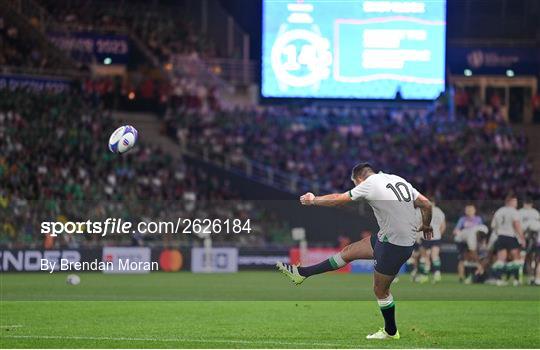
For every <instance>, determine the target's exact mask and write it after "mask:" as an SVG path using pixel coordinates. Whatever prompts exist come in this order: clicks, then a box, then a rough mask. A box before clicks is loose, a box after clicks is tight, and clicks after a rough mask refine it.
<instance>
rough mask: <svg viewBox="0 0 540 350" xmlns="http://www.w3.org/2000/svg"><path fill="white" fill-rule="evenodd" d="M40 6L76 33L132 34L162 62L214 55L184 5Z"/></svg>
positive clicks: (77, 1)
mask: <svg viewBox="0 0 540 350" xmlns="http://www.w3.org/2000/svg"><path fill="white" fill-rule="evenodd" d="M39 3H40V4H41V5H42V6H43V7H44V8H45V9H46V10H47V11H48V13H49V14H50V15H52V16H53V18H55V20H56V21H57V22H58V23H59V24H61V25H65V26H67V27H69V28H70V29H72V30H76V31H96V30H97V31H103V30H105V31H111V32H115V31H126V30H127V31H128V32H130V33H133V34H135V35H136V36H137V37H138V38H139V39H141V40H142V41H143V42H144V43H145V44H146V45H147V47H148V48H149V49H150V50H151V51H152V52H153V53H154V54H155V55H156V57H158V59H159V60H160V61H161V62H166V61H167V60H168V59H169V56H170V55H171V54H172V53H183V54H193V53H200V52H206V53H208V54H209V53H211V50H212V44H211V42H210V41H207V40H205V38H204V36H200V35H198V34H197V31H196V30H195V29H194V28H193V24H192V23H191V21H190V20H189V18H187V16H185V15H183V14H184V13H185V12H184V10H183V8H182V4H181V3H180V4H168V5H162V4H157V3H149V2H145V1H130V2H110V1H86V0H69V1H64V2H62V3H58V2H57V1H54V0H40V1H39Z"/></svg>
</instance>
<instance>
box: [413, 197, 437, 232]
mask: <svg viewBox="0 0 540 350" xmlns="http://www.w3.org/2000/svg"><path fill="white" fill-rule="evenodd" d="M414 206H415V207H416V208H420V212H421V213H422V226H420V228H418V231H422V232H423V233H424V239H428V240H429V239H431V237H433V228H432V227H431V218H432V215H433V204H431V202H430V201H429V199H427V198H426V197H425V196H424V195H422V194H418V197H417V198H416V199H415V200H414Z"/></svg>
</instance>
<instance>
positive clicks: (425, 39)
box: [261, 0, 446, 100]
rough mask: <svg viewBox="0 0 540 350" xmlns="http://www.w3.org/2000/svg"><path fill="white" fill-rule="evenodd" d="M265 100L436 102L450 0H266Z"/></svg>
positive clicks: (441, 78)
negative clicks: (298, 98)
mask: <svg viewBox="0 0 540 350" xmlns="http://www.w3.org/2000/svg"><path fill="white" fill-rule="evenodd" d="M262 26H263V28H262V32H263V41H262V69H261V73H262V77H261V94H262V96H263V97H303V98H359V99H393V98H395V97H396V96H397V95H399V96H401V98H403V99H420V100H421V99H428V100H429V99H435V98H437V97H438V96H439V95H440V93H441V92H443V91H444V86H445V80H444V79H445V48H446V42H445V40H446V0H419V1H383V0H337V1H328V0H312V1H308V0H304V1H302V0H297V1H291V0H289V1H287V0H263V24H262Z"/></svg>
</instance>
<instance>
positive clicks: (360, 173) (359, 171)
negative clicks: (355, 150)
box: [351, 163, 375, 180]
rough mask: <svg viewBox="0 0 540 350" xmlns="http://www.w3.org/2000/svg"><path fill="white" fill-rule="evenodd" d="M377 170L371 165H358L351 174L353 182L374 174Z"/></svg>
mask: <svg viewBox="0 0 540 350" xmlns="http://www.w3.org/2000/svg"><path fill="white" fill-rule="evenodd" d="M374 172H375V170H374V169H373V167H372V166H371V164H369V163H358V164H356V165H355V166H354V168H353V169H352V172H351V180H354V179H356V178H365V177H366V175H368V174H369V173H374Z"/></svg>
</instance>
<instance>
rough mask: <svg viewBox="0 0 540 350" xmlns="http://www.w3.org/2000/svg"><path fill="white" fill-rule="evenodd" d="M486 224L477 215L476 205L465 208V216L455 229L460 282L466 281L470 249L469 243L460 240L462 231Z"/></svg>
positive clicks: (460, 219)
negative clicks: (466, 258) (466, 264)
mask: <svg viewBox="0 0 540 350" xmlns="http://www.w3.org/2000/svg"><path fill="white" fill-rule="evenodd" d="M483 223H484V222H483V221H482V218H481V217H480V216H478V215H476V207H475V206H474V204H472V203H471V204H468V205H466V206H465V215H463V216H461V217H460V218H459V220H458V222H457V224H456V227H455V228H454V231H453V234H454V240H455V241H456V243H457V247H458V251H459V255H458V275H459V280H460V282H462V281H464V280H465V255H466V253H467V250H468V247H467V242H465V241H463V240H461V239H460V237H461V236H462V231H463V230H464V229H469V228H471V227H474V226H478V225H482V224H483Z"/></svg>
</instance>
